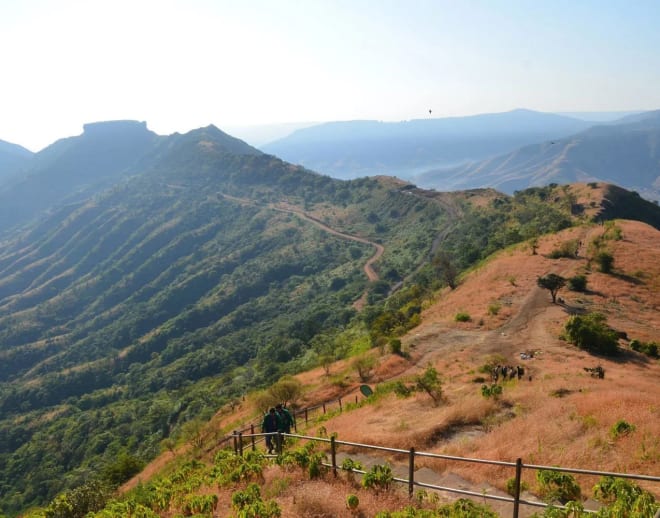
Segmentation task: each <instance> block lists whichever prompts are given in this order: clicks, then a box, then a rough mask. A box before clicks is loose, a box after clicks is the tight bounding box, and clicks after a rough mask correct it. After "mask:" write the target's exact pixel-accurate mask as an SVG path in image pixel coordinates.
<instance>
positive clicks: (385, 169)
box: [263, 110, 591, 179]
mask: <svg viewBox="0 0 660 518" xmlns="http://www.w3.org/2000/svg"><path fill="white" fill-rule="evenodd" d="M590 125H591V123H589V122H586V121H583V120H580V119H576V118H571V117H565V116H561V115H554V114H548V113H540V112H534V111H530V110H514V111H511V112H506V113H493V114H483V115H474V116H468V117H449V118H440V119H432V118H429V119H417V120H410V121H404V122H379V121H346V122H329V123H326V124H320V125H316V126H312V127H308V128H303V129H300V130H298V131H295V132H294V133H292V134H291V135H289V136H288V137H285V138H283V139H280V140H278V141H275V142H272V143H270V144H267V145H265V146H263V149H264V151H266V152H268V153H272V154H274V155H277V156H279V157H281V158H283V159H284V160H287V161H289V162H293V163H296V164H302V165H304V166H305V167H308V168H309V169H313V170H315V171H319V172H322V173H324V174H329V175H331V176H334V177H337V178H356V177H359V176H373V175H377V174H386V175H390V176H397V177H400V178H405V179H409V178H411V177H412V176H414V175H416V174H420V173H422V172H424V171H428V170H430V169H433V168H437V167H441V166H450V165H458V164H461V163H464V162H466V161H475V160H480V159H483V158H487V157H490V156H493V155H497V154H501V153H504V152H507V151H513V150H514V149H517V148H519V147H522V146H524V145H527V144H532V143H537V142H543V141H546V140H550V139H554V138H560V137H565V136H568V135H571V134H573V133H577V132H578V131H581V130H583V129H586V128H588V127H589V126H590Z"/></svg>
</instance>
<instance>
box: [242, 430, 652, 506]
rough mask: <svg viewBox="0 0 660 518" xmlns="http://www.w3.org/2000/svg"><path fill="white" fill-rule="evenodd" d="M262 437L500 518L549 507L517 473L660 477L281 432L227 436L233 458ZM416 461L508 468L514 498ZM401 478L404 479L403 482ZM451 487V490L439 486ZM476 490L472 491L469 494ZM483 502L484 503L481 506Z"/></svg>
mask: <svg viewBox="0 0 660 518" xmlns="http://www.w3.org/2000/svg"><path fill="white" fill-rule="evenodd" d="M265 435H276V436H277V438H276V441H275V444H277V445H278V446H277V449H278V453H281V452H282V444H283V438H284V437H294V438H298V439H301V440H305V441H315V442H321V443H327V445H329V447H328V455H329V457H330V462H325V463H324V465H325V466H326V467H328V468H330V469H331V470H332V472H333V474H334V475H335V476H337V475H338V471H339V470H341V469H342V468H341V465H342V462H343V459H344V458H347V457H350V458H351V459H353V460H357V461H359V462H360V463H361V464H362V465H363V467H364V468H365V469H362V470H356V469H353V470H352V471H353V472H356V473H360V474H364V473H366V472H367V471H366V470H368V469H369V468H371V467H373V466H374V465H376V464H388V465H389V466H390V467H391V468H392V472H393V474H394V478H393V481H394V482H398V483H401V484H405V485H406V486H407V489H408V495H409V497H410V498H412V497H413V496H414V491H415V488H416V487H417V488H421V489H424V490H426V489H429V490H432V491H438V492H445V493H451V494H454V495H458V497H466V498H470V499H472V500H475V501H479V502H481V503H487V504H488V505H489V506H490V507H491V508H492V509H493V510H494V511H495V512H497V513H498V514H500V516H512V517H513V518H527V517H530V516H532V515H533V514H534V513H535V512H537V511H538V508H546V507H549V506H550V504H547V503H545V502H542V501H540V500H538V499H537V498H535V497H534V495H532V494H531V493H523V491H521V481H522V473H523V470H525V469H528V470H534V471H539V470H549V471H556V472H561V473H575V474H583V475H592V476H594V477H603V476H609V477H617V478H625V479H632V480H642V481H647V482H652V483H655V484H658V487H659V488H660V477H658V476H651V475H641V474H631V473H617V472H611V471H595V470H586V469H578V468H569V467H560V466H544V465H539V464H524V463H523V462H522V459H520V458H518V459H517V460H516V462H505V461H496V460H486V459H476V458H469V457H456V456H452V455H442V454H437V453H430V452H418V451H416V450H415V448H410V449H409V450H404V449H398V448H388V447H385V446H377V445H373V444H361V443H355V442H348V441H340V440H337V439H336V438H334V437H331V438H329V439H328V438H323V437H311V436H307V435H299V434H285V433H276V434H262V433H249V434H244V433H242V432H235V433H234V434H232V436H231V437H230V438H231V439H232V440H233V446H234V451H235V453H236V454H238V455H242V454H243V452H244V450H245V449H246V448H251V449H253V450H254V449H256V443H257V439H262V438H263V437H264V436H265ZM340 446H348V447H349V448H350V449H351V450H358V451H360V450H369V451H370V452H378V453H377V454H375V455H374V454H373V453H369V454H364V453H358V454H357V455H356V454H355V453H354V451H351V454H350V455H349V454H348V453H347V452H339V447H340ZM383 454H390V459H388V460H385V459H384V458H383ZM391 457H394V461H392V460H391ZM401 457H404V458H406V457H407V462H401V461H400V460H398V461H397V460H396V459H397V458H399V459H400V458H401ZM418 458H427V459H441V460H444V461H452V462H468V463H476V464H491V465H497V466H503V467H507V468H509V469H511V471H512V473H513V478H514V481H515V483H514V495H513V496H510V495H508V494H506V493H503V492H502V491H499V490H497V489H496V488H494V487H493V486H491V485H490V484H487V483H482V484H480V485H478V486H477V487H475V485H474V484H473V483H471V482H469V481H467V480H464V479H462V478H460V477H458V476H457V475H455V474H452V473H451V472H449V473H448V472H446V470H445V471H444V472H443V473H442V474H440V473H436V472H434V471H433V470H431V469H429V468H422V469H420V470H417V469H416V468H415V463H416V460H417V459H418ZM406 477H407V478H406ZM447 483H449V484H453V486H450V485H445V484H447ZM475 489H477V490H475ZM486 501H488V502H486ZM583 504H584V506H585V511H587V512H592V513H595V512H597V511H598V509H599V507H600V504H599V503H598V502H596V501H594V500H587V501H586V502H583ZM553 506H554V507H556V508H565V507H564V506H562V505H559V504H553Z"/></svg>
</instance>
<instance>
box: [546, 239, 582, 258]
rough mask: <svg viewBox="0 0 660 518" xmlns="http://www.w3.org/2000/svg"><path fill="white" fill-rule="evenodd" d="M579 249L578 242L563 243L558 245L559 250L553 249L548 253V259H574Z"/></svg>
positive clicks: (574, 240)
mask: <svg viewBox="0 0 660 518" xmlns="http://www.w3.org/2000/svg"><path fill="white" fill-rule="evenodd" d="M579 248H580V242H579V241H578V240H577V239H571V240H569V241H564V242H563V243H561V244H560V245H559V248H555V249H554V250H553V251H552V252H550V253H549V254H548V257H550V258H551V259H559V258H560V257H568V258H574V257H577V255H578V249H579Z"/></svg>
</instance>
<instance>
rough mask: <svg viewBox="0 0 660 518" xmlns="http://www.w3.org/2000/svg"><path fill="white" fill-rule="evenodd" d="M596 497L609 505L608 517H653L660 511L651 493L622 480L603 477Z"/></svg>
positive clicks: (596, 488) (596, 487)
mask: <svg viewBox="0 0 660 518" xmlns="http://www.w3.org/2000/svg"><path fill="white" fill-rule="evenodd" d="M594 497H596V498H597V499H599V500H600V501H602V502H605V503H607V504H609V505H608V508H607V510H608V513H609V514H608V516H630V517H642V516H653V515H654V513H655V512H657V510H658V509H660V506H659V505H657V503H656V502H655V498H654V496H653V495H652V494H651V493H649V492H648V491H646V490H644V489H642V488H641V487H639V486H638V485H637V484H635V483H634V482H630V481H628V480H624V479H622V478H614V477H602V478H601V479H600V481H599V482H598V484H596V485H595V486H594Z"/></svg>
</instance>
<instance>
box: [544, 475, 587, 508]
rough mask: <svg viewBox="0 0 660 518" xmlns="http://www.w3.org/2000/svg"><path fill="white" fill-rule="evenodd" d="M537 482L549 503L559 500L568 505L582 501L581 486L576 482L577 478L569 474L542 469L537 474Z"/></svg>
mask: <svg viewBox="0 0 660 518" xmlns="http://www.w3.org/2000/svg"><path fill="white" fill-rule="evenodd" d="M536 480H537V482H538V483H539V486H540V488H539V489H540V493H541V495H542V496H543V497H544V498H545V499H546V500H547V501H553V500H559V501H560V502H562V503H566V502H569V501H571V500H575V501H578V500H579V499H580V496H581V491H580V486H578V484H577V482H576V481H575V477H573V476H572V475H569V474H568V473H562V472H561V471H555V470H550V469H540V470H538V471H537V472H536Z"/></svg>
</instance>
